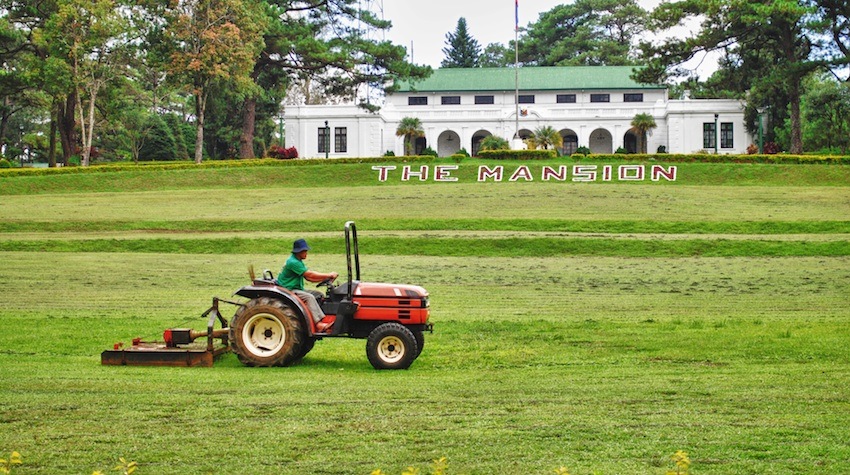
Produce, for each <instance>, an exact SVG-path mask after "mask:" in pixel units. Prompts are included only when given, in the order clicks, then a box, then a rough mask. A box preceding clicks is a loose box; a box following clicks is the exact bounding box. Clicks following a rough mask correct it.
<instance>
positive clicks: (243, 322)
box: [227, 221, 433, 369]
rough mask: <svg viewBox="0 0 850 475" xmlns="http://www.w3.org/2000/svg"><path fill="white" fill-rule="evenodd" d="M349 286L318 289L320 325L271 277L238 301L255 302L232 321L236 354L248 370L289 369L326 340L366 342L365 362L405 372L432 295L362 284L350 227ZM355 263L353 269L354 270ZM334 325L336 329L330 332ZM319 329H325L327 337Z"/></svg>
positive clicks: (242, 292) (421, 340) (418, 346)
mask: <svg viewBox="0 0 850 475" xmlns="http://www.w3.org/2000/svg"><path fill="white" fill-rule="evenodd" d="M345 254H346V261H347V264H348V265H347V267H348V278H347V281H346V282H344V283H342V284H340V285H334V282H331V281H324V282H321V283H320V284H318V285H319V286H320V287H326V288H327V292H326V293H325V296H324V298H322V299H321V300H320V302H319V303H320V305H321V307H322V311H324V313H325V315H326V316H325V318H324V319H323V320H322V321H321V322H319V323H315V322H314V320H313V318H312V315H311V314H310V310H309V309H308V308H307V306H306V305H305V304H304V303H303V302H302V301H301V300H300V299H299V298H298V297H297V296H296V295H295V294H294V293H292V292H291V291H289V290H287V289H286V288H283V287H281V286H279V285H277V282H276V280H275V278H274V275H273V274H272V273H271V272H270V271H265V272H264V273H263V276H262V277H261V278H259V279H258V278H256V276H254V275H253V272H252V276H251V280H252V283H251V285H248V286H245V287H242V288H241V289H239V290H238V291H237V292H236V295H239V296H242V297H245V298H248V299H250V300H249V301H248V302H246V303H244V304H241V305H240V306H239V309H238V310H237V311H236V314H235V315H234V316H233V318H232V319H231V321H230V325H229V334H228V338H227V339H228V340H229V343H230V349H231V350H232V351H233V352H234V353H236V355H237V356H238V357H239V361H241V362H242V363H244V364H246V365H248V366H289V365H291V364H293V363H295V362H297V361H299V360H300V359H301V358H303V357H304V355H306V354H307V353H308V352H310V350H311V349H313V345H314V344H315V343H316V341H317V340H321V339H323V338H335V337H348V338H366V356H367V357H368V358H369V362H370V363H371V364H372V366H374V367H375V368H376V369H405V368H408V367H409V366H410V365H411V363H413V361H414V360H415V359H416V358H417V357H418V356H419V354H420V353H421V352H422V348H423V346H424V345H425V337H424V332H426V331H428V332H433V324H431V323H429V322H428V318H429V315H430V307H429V301H428V291H427V290H425V289H424V288H422V287H418V286H415V285H402V284H380V283H371V282H361V281H360V256H359V250H358V246H357V228H356V227H355V225H354V222H353V221H349V222H347V223H345ZM352 263H353V267H352ZM329 324H331V325H329ZM320 328H324V329H323V330H320Z"/></svg>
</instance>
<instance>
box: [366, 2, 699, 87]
mask: <svg viewBox="0 0 850 475" xmlns="http://www.w3.org/2000/svg"><path fill="white" fill-rule="evenodd" d="M377 3H378V2H376V3H375V4H377ZM564 3H570V2H569V1H564V0H519V25H520V27H525V26H528V24H529V23H532V22H535V21H537V20H538V18H539V17H540V14H541V13H544V12H547V11H549V10H551V9H552V8H553V7H555V6H557V5H561V4H564ZM659 3H660V0H638V4H640V6H642V7H643V8H644V9H646V10H652V9H653V8H655V7H656V6H657V5H658V4H659ZM383 6H384V19H386V20H390V21H392V23H393V27H392V29H391V30H390V31H389V32H387V33H386V39H387V40H390V41H392V42H393V43H395V44H399V45H402V46H405V47H406V48H407V50H408V53H410V50H411V42H412V45H413V62H414V63H417V64H427V65H429V66H431V67H434V68H438V67H439V66H440V63H441V62H442V61H443V59H444V57H445V55H444V54H443V48H445V46H446V34H447V33H449V32H454V30H455V27H456V26H457V20H458V18H460V17H464V18H466V23H467V27H468V28H469V33H470V34H471V35H472V37H473V38H475V39H476V40H478V43H479V44H480V45H481V47H482V48H484V47H485V46H487V45H488V44H490V43H502V44H505V45H506V44H507V43H508V42H509V41H511V40H513V39H514V0H472V1H468V0H467V1H464V0H427V1H425V2H423V1H421V0H383ZM715 68H716V62H715V61H704V62H703V64H702V65H701V66H700V68H699V71H700V73H701V76H703V77H705V74H706V73H708V74H710V72H711V71H713V70H714V69H715Z"/></svg>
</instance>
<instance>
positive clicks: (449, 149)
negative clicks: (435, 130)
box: [437, 130, 460, 157]
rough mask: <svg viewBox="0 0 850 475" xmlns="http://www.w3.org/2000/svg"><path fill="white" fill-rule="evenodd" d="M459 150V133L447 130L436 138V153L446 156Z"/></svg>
mask: <svg viewBox="0 0 850 475" xmlns="http://www.w3.org/2000/svg"><path fill="white" fill-rule="evenodd" d="M458 150H460V135H458V134H457V132H454V131H451V130H447V131H445V132H443V133H442V134H440V136H439V137H438V138H437V155H439V156H440V157H448V156H449V155H454V154H455V153H457V151H458Z"/></svg>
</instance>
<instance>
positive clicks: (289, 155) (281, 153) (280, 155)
mask: <svg viewBox="0 0 850 475" xmlns="http://www.w3.org/2000/svg"><path fill="white" fill-rule="evenodd" d="M269 157H270V158H277V159H279V160H290V159H293V158H298V149H296V148H295V147H289V148H283V147H281V146H280V145H272V146H271V147H269Z"/></svg>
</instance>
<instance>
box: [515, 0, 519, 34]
mask: <svg viewBox="0 0 850 475" xmlns="http://www.w3.org/2000/svg"><path fill="white" fill-rule="evenodd" d="M514 18H515V19H516V22H515V23H514V28H515V29H516V31H519V0H516V8H514Z"/></svg>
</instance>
